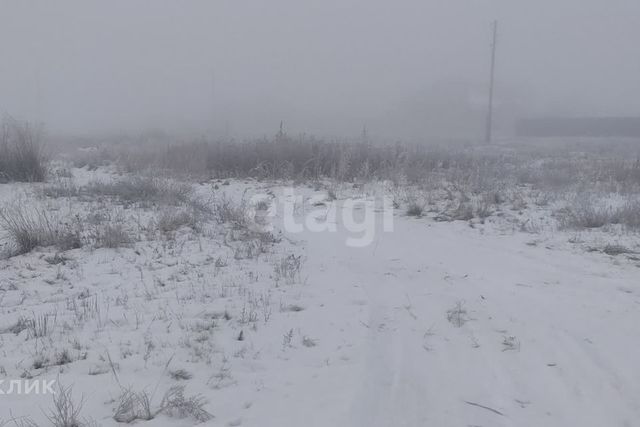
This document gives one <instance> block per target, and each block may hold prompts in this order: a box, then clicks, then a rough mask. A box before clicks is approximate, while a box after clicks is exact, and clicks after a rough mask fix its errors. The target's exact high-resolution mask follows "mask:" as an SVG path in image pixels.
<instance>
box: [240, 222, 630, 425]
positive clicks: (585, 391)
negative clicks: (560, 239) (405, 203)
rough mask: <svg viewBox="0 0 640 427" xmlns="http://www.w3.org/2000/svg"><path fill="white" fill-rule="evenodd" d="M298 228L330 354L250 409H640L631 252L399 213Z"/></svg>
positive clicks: (504, 415) (383, 415) (373, 421)
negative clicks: (386, 218) (358, 228)
mask: <svg viewBox="0 0 640 427" xmlns="http://www.w3.org/2000/svg"><path fill="white" fill-rule="evenodd" d="M338 228H339V229H341V227H338ZM291 237H292V238H294V239H298V240H299V241H302V242H304V246H305V250H306V254H307V263H306V267H305V269H306V271H307V272H308V274H309V277H308V279H307V289H308V291H309V292H312V293H313V294H314V295H315V296H316V299H317V302H318V307H315V308H314V309H310V310H308V311H307V312H306V317H305V318H304V320H301V322H303V323H304V324H303V327H304V328H305V331H309V332H310V333H312V335H313V336H314V337H317V338H318V340H319V343H320V347H322V348H324V349H325V350H330V355H329V356H328V357H326V359H323V360H324V363H318V364H317V365H315V366H314V368H313V369H311V370H310V371H309V372H308V373H307V371H305V372H304V373H302V374H301V372H300V371H299V370H298V369H294V368H292V369H291V370H286V371H285V372H282V373H281V374H282V377H283V383H285V384H286V385H287V388H288V392H287V393H286V395H285V396H282V395H280V394H273V395H272V396H271V399H266V400H263V401H262V402H261V403H260V404H257V407H254V408H253V411H252V415H253V416H255V417H256V418H253V416H252V417H250V419H248V420H246V421H248V424H249V425H254V422H255V425H262V426H264V425H274V426H275V425H280V426H282V425H303V424H304V425H313V426H326V425H340V426H394V427H395V426H427V425H429V426H541V425H545V426H567V425H580V426H604V425H607V426H632V425H637V420H638V419H640V368H638V362H637V361H638V360H640V345H639V344H638V343H639V342H640V330H639V329H638V326H637V325H638V324H640V323H639V321H640V288H638V279H639V278H640V271H638V270H637V267H635V266H632V265H617V266H616V265H613V264H612V261H611V260H610V259H609V258H607V257H604V256H602V255H599V254H581V253H571V252H569V251H566V250H555V249H549V248H546V247H543V246H531V245H527V244H526V242H527V241H528V240H530V239H531V236H528V235H524V234H521V235H518V234H516V235H504V236H503V235H499V234H498V233H493V234H490V233H482V232H480V231H479V230H473V229H470V228H469V227H468V226H467V225H466V224H464V223H453V224H452V223H447V224H440V223H433V222H430V221H427V220H418V219H409V218H405V217H402V216H396V218H395V229H394V231H393V232H390V233H378V234H377V236H376V241H375V242H374V243H373V244H372V245H370V246H367V247H365V248H350V247H348V246H347V245H345V235H344V233H340V232H338V233H330V232H323V233H322V232H321V233H311V232H306V233H304V234H303V235H299V234H298V235H295V236H291ZM311 363H313V362H311ZM294 371H295V372H294ZM261 407H262V409H264V410H267V409H268V410H269V413H271V414H273V411H274V409H275V410H276V412H277V413H278V415H277V416H273V415H271V416H270V415H266V414H262V415H260V412H262V411H261ZM252 419H253V420H252ZM301 423H302V424H301Z"/></svg>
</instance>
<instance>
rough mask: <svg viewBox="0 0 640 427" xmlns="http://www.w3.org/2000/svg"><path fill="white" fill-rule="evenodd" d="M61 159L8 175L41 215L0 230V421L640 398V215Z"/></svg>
mask: <svg viewBox="0 0 640 427" xmlns="http://www.w3.org/2000/svg"><path fill="white" fill-rule="evenodd" d="M58 172H59V173H58V177H57V178H56V179H54V180H50V182H49V183H44V184H42V183H41V184H35V183H34V184H17V183H13V184H0V200H1V201H2V207H3V212H4V218H5V221H3V224H4V226H5V228H9V227H8V222H7V221H6V219H7V218H9V219H11V218H13V219H16V218H18V219H20V221H22V224H27V225H31V226H34V224H35V225H36V226H37V227H40V228H39V229H38V230H39V231H40V232H41V233H44V234H47V233H49V234H48V235H47V236H46V237H47V238H46V239H44V240H42V241H40V242H35V243H34V244H33V245H31V246H33V247H29V250H28V251H26V250H25V251H19V250H17V249H16V245H17V243H16V236H15V235H11V234H10V233H9V234H6V235H5V236H4V237H3V240H2V245H3V246H2V250H3V254H4V257H3V259H2V260H0V380H3V382H2V383H1V384H0V390H1V391H2V392H3V395H2V396H0V426H33V425H42V426H44V425H56V426H57V425H60V426H61V425H103V426H110V425H126V424H134V423H135V424H136V425H149V426H190V425H194V424H199V423H202V425H212V426H261V427H262V426H302V425H305V426H465V427H466V426H483V427H489V426H572V425H573V426H598V427H601V426H634V425H637V423H638V419H640V369H639V367H638V360H640V345H639V343H640V331H639V330H638V327H637V325H638V324H639V323H640V288H638V281H639V279H640V269H639V267H640V255H637V253H638V252H640V242H639V241H638V238H637V234H636V233H637V232H635V231H630V230H627V229H623V228H621V227H620V226H612V227H605V228H602V227H598V228H587V229H583V230H579V231H576V230H572V229H568V228H567V227H562V226H559V225H558V224H559V223H560V222H561V219H558V216H557V215H558V212H560V213H561V212H563V208H562V206H560V205H561V204H562V203H561V202H562V200H555V201H554V200H551V201H546V200H545V201H544V203H543V202H540V200H539V199H540V197H541V195H540V194H539V193H535V192H531V193H522V194H523V195H522V196H521V197H520V196H518V197H511V198H509V201H508V202H501V203H497V202H496V203H494V204H492V205H491V207H490V208H486V207H484V208H483V209H487V211H486V212H484V213H483V214H482V215H478V214H477V208H478V205H477V204H476V205H474V206H475V208H473V209H474V212H473V213H472V214H471V215H470V218H461V217H459V216H458V217H456V215H459V214H460V207H461V205H459V206H458V208H457V209H456V210H455V211H456V215H453V214H452V213H451V212H452V211H451V209H450V204H451V197H450V195H449V198H447V194H444V195H443V194H440V193H438V192H437V191H435V190H434V191H432V192H430V191H431V190H429V189H424V188H418V187H416V186H415V185H410V184H406V185H403V184H398V183H392V182H389V181H372V182H368V183H361V184H358V185H353V184H351V183H340V182H331V181H321V182H315V183H312V184H305V183H293V182H291V181H269V180H260V181H258V180H254V179H235V180H221V179H205V180H199V181H190V182H186V183H185V182H178V181H174V180H172V179H169V178H157V177H153V178H146V177H144V176H140V177H138V176H134V175H131V174H122V173H120V172H117V171H116V169H115V168H113V167H98V168H88V167H83V168H73V167H69V168H68V169H64V170H60V171H58ZM611 197H612V198H613V199H615V197H616V196H615V195H613V196H611ZM472 202H473V203H476V202H474V201H472ZM612 203H615V200H614V202H612ZM416 210H418V211H419V212H416ZM10 223H11V222H10V221H9V224H10ZM43 224H46V226H43ZM4 231H5V232H9V231H10V230H4ZM43 242H44V243H43ZM22 243H23V244H29V243H30V242H24V241H23V242H22ZM31 243H33V242H31ZM18 252H24V253H18ZM36 381H38V382H48V384H52V383H51V381H54V383H53V384H54V385H53V389H54V391H55V393H54V394H51V393H42V392H41V393H26V392H25V391H26V387H27V386H28V385H29V384H31V387H34V386H33V384H34V382H36ZM11 384H13V390H12V392H9V391H10V390H9V387H11ZM38 384H40V383H38ZM19 386H20V387H22V388H23V389H22V390H20V391H21V392H20V393H19V392H18V387H19ZM33 390H34V389H32V391H33ZM41 391H42V390H41ZM64 417H67V418H66V419H65V418H64ZM61 420H62V421H65V420H66V421H74V420H75V421H76V424H73V423H67V424H64V423H63V422H62V421H61Z"/></svg>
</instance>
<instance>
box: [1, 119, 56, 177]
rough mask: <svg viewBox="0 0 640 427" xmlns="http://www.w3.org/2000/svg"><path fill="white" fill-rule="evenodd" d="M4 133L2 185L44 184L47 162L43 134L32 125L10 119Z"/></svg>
mask: <svg viewBox="0 0 640 427" xmlns="http://www.w3.org/2000/svg"><path fill="white" fill-rule="evenodd" d="M1 126H2V129H1V132H2V133H1V134H0V182H7V181H20V182H42V181H44V180H45V178H46V176H47V159H46V156H45V154H44V150H43V146H42V144H41V142H40V132H39V131H38V130H37V129H35V128H34V127H33V126H31V125H29V124H28V123H20V122H18V121H16V120H13V119H10V118H6V119H5V120H4V121H3V123H2V125H1Z"/></svg>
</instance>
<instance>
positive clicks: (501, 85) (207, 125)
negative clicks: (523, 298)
mask: <svg viewBox="0 0 640 427" xmlns="http://www.w3.org/2000/svg"><path fill="white" fill-rule="evenodd" d="M0 5H1V7H0V112H1V113H7V114H11V115H13V116H15V117H18V118H21V119H27V120H35V121H42V122H44V123H45V124H46V127H47V128H48V129H49V130H51V131H55V132H64V133H85V134H86V133H94V132H105V131H110V132H113V131H128V132H138V131H143V130H148V129H151V128H154V129H161V130H165V131H193V132H206V133H210V132H213V133H214V134H215V135H218V136H220V135H224V134H228V135H232V136H235V137H245V136H256V135H262V134H273V133H274V132H275V131H276V130H277V127H278V125H279V123H280V121H281V120H284V122H285V126H286V128H287V130H288V131H291V132H293V133H302V132H306V133H312V134H316V135H321V136H336V137H354V136H357V135H358V134H359V133H360V132H361V130H362V128H363V126H367V128H368V130H369V132H370V133H372V134H375V135H379V136H381V137H384V138H404V139H416V140H417V139H422V138H427V137H429V136H451V137H457V136H473V135H475V134H478V135H481V133H482V130H481V118H482V117H483V114H484V107H485V103H486V94H487V82H488V73H489V72H488V69H489V53H490V35H491V32H490V25H491V22H492V21H493V20H494V19H497V20H498V21H499V22H500V29H499V43H498V58H497V74H496V78H497V87H496V100H497V107H496V109H497V111H496V120H497V121H498V122H499V126H500V128H501V129H503V131H505V132H506V130H504V129H507V130H508V128H509V123H511V121H512V119H514V118H517V117H521V116H528V115H567V116H578V115H594V116H613V115H624V116H630V115H640V54H639V50H638V46H637V42H638V40H640V2H638V1H637V0H607V1H604V0H536V1H514V0H502V1H500V0H495V1H488V0H487V1H482V0H476V1H473V0H438V1H436V0H404V1H388V0H386V1H383V0H322V1H315V0H314V1H301V0H269V1H266V0H226V1H216V0H209V1H195V0H185V1H178V0H174V1H160V0H135V1H133V0H117V1H114V0H109V1H88V0H77V1H68V0H57V1H50V0H46V1H44V0H43V1H27V0H1V2H0Z"/></svg>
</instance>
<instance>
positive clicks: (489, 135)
mask: <svg viewBox="0 0 640 427" xmlns="http://www.w3.org/2000/svg"><path fill="white" fill-rule="evenodd" d="M497 41H498V21H493V41H492V43H491V79H490V82H489V111H488V112H487V133H486V136H485V142H486V143H487V144H491V142H492V138H493V87H494V81H495V70H496V43H497Z"/></svg>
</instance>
